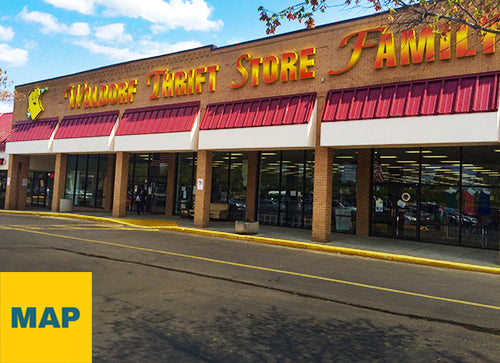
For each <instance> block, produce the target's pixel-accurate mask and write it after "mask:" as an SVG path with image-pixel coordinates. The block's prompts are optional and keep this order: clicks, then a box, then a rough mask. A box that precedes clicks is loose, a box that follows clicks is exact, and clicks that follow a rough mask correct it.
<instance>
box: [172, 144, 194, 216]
mask: <svg viewBox="0 0 500 363" xmlns="http://www.w3.org/2000/svg"><path fill="white" fill-rule="evenodd" d="M196 161H197V158H196V153H180V154H178V156H177V187H176V189H177V190H176V196H177V197H176V204H175V214H180V215H181V216H182V215H183V214H185V215H186V216H188V215H189V213H190V211H192V210H193V208H194V198H195V190H196V189H195V188H196V184H195V179H196Z"/></svg>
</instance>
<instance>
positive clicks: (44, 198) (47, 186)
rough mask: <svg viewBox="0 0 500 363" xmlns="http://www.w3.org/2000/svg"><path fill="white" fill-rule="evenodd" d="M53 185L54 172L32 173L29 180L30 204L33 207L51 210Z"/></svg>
mask: <svg viewBox="0 0 500 363" xmlns="http://www.w3.org/2000/svg"><path fill="white" fill-rule="evenodd" d="M53 185H54V173H53V172H46V171H35V172H30V176H29V179H28V202H29V203H30V204H31V206H33V207H44V208H45V207H48V208H50V207H51V206H52V189H53Z"/></svg>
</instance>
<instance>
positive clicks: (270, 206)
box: [258, 151, 281, 225]
mask: <svg viewBox="0 0 500 363" xmlns="http://www.w3.org/2000/svg"><path fill="white" fill-rule="evenodd" d="M280 184H281V152H279V151H268V152H261V153H260V183H259V204H258V208H259V222H260V223H262V224H274V225H276V224H278V210H279V205H280V200H281V197H280Z"/></svg>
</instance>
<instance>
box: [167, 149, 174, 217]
mask: <svg viewBox="0 0 500 363" xmlns="http://www.w3.org/2000/svg"><path fill="white" fill-rule="evenodd" d="M176 176H177V154H176V153H170V154H169V155H168V174H167V196H166V201H165V215H166V216H171V215H173V214H174V204H175V191H176V187H177V180H176Z"/></svg>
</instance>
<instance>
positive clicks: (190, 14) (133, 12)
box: [44, 0, 223, 31]
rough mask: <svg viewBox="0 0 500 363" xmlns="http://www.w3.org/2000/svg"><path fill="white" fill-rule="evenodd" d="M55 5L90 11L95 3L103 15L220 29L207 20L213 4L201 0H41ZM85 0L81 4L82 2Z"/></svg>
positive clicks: (187, 27)
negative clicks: (100, 8)
mask: <svg viewBox="0 0 500 363" xmlns="http://www.w3.org/2000/svg"><path fill="white" fill-rule="evenodd" d="M44 1H45V2H48V3H50V4H52V5H54V6H55V7H58V8H62V9H66V10H74V11H78V12H80V13H82V14H91V13H93V11H94V9H95V8H96V5H100V6H102V7H103V9H104V10H103V13H104V14H105V15H106V16H110V17H116V16H125V17H129V18H142V19H144V20H147V21H149V22H151V23H153V24H158V25H162V26H164V27H165V28H166V29H175V28H184V29H185V30H199V31H209V30H220V29H221V28H222V26H223V22H222V20H220V19H217V20H210V19H209V18H210V16H211V15H212V12H213V8H212V7H210V6H209V5H208V4H207V3H206V1H205V0H170V1H166V0H72V1H67V0H44ZM82 4H85V5H82Z"/></svg>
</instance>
